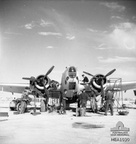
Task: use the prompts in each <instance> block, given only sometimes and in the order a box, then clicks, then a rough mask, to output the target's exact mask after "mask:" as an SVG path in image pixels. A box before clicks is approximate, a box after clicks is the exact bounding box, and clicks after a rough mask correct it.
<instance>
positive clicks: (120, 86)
mask: <svg viewBox="0 0 136 144" xmlns="http://www.w3.org/2000/svg"><path fill="white" fill-rule="evenodd" d="M106 89H112V90H115V91H116V90H117V91H127V90H130V89H136V81H131V82H117V83H108V84H107V85H106Z"/></svg>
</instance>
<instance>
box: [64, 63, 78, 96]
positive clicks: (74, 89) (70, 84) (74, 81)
mask: <svg viewBox="0 0 136 144" xmlns="http://www.w3.org/2000/svg"><path fill="white" fill-rule="evenodd" d="M64 89H67V95H66V96H67V97H69V98H70V97H73V95H74V94H75V93H78V92H79V90H80V84H79V76H78V72H77V68H76V67H74V66H70V67H66V70H65V71H64V72H63V74H62V79H61V91H62V92H63V91H64Z"/></svg>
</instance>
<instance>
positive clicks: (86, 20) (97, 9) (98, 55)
mask: <svg viewBox="0 0 136 144" xmlns="http://www.w3.org/2000/svg"><path fill="white" fill-rule="evenodd" d="M135 5H136V1H134V0H133V1H131V0H129V1H127V0H124V1H123V0H119V1H112V0H110V1H103V0H101V1H99V0H97V1H95V0H90V1H89V0H73V1H72V0H71V1H69V0H64V1H63V0H51V1H49V0H37V1H36V0H1V1H0V82H5V83H17V82H19V83H22V82H26V81H24V80H22V77H30V76H35V77H36V76H38V75H40V74H45V73H46V72H47V71H48V69H49V68H50V67H51V66H53V65H54V66H55V68H54V70H53V71H52V73H51V74H50V75H49V77H50V78H51V79H55V80H57V81H59V82H60V80H61V75H62V73H63V71H64V70H65V67H67V66H75V67H77V69H78V71H79V76H80V77H81V75H82V73H83V71H87V72H89V73H91V74H93V75H95V74H99V73H101V74H106V73H108V72H109V71H110V70H112V69H114V68H115V69H116V71H115V72H114V73H113V74H112V75H111V76H110V77H109V78H122V80H123V81H134V80H136V9H135ZM89 78H91V77H89Z"/></svg>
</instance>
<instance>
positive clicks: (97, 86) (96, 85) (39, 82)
mask: <svg viewBox="0 0 136 144" xmlns="http://www.w3.org/2000/svg"><path fill="white" fill-rule="evenodd" d="M53 69H54V66H52V67H51V68H50V69H49V70H48V71H47V73H46V74H45V75H39V76H37V77H36V78H35V77H33V76H32V77H30V78H26V77H25V78H23V79H25V80H29V84H0V90H1V91H6V92H11V93H22V92H23V91H24V90H25V89H26V88H28V87H29V88H30V89H31V87H32V86H35V88H36V89H37V90H38V91H40V92H41V93H44V89H45V87H46V88H47V89H48V90H49V91H52V90H54V92H56V94H57V93H58V92H63V91H64V89H67V95H66V96H67V104H70V103H74V102H76V100H77V94H78V93H80V91H82V90H83V89H85V90H86V92H91V91H95V93H96V96H98V95H101V96H102V97H104V91H105V90H106V89H111V90H113V91H127V90H130V89H136V81H133V82H122V81H121V82H120V81H109V80H107V77H108V76H109V75H111V74H112V73H113V72H114V71H115V69H113V70H111V71H110V72H108V73H107V74H106V75H103V74H97V75H92V74H90V73H88V72H85V71H83V73H85V74H87V75H90V76H92V78H91V80H90V82H89V83H87V84H86V83H80V81H79V76H78V71H77V68H76V67H74V66H70V67H66V70H65V71H64V72H63V74H62V78H61V84H59V83H58V82H57V81H55V80H51V79H50V78H49V76H48V75H49V74H50V73H51V72H52V70H53ZM102 103H103V102H102Z"/></svg>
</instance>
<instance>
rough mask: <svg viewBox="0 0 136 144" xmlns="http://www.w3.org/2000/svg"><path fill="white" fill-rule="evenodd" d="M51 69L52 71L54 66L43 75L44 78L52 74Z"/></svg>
mask: <svg viewBox="0 0 136 144" xmlns="http://www.w3.org/2000/svg"><path fill="white" fill-rule="evenodd" d="M53 69H54V66H52V67H51V68H50V69H49V70H48V71H47V73H46V74H45V76H44V78H45V77H47V76H48V75H49V74H50V73H51V72H52V70H53Z"/></svg>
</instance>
